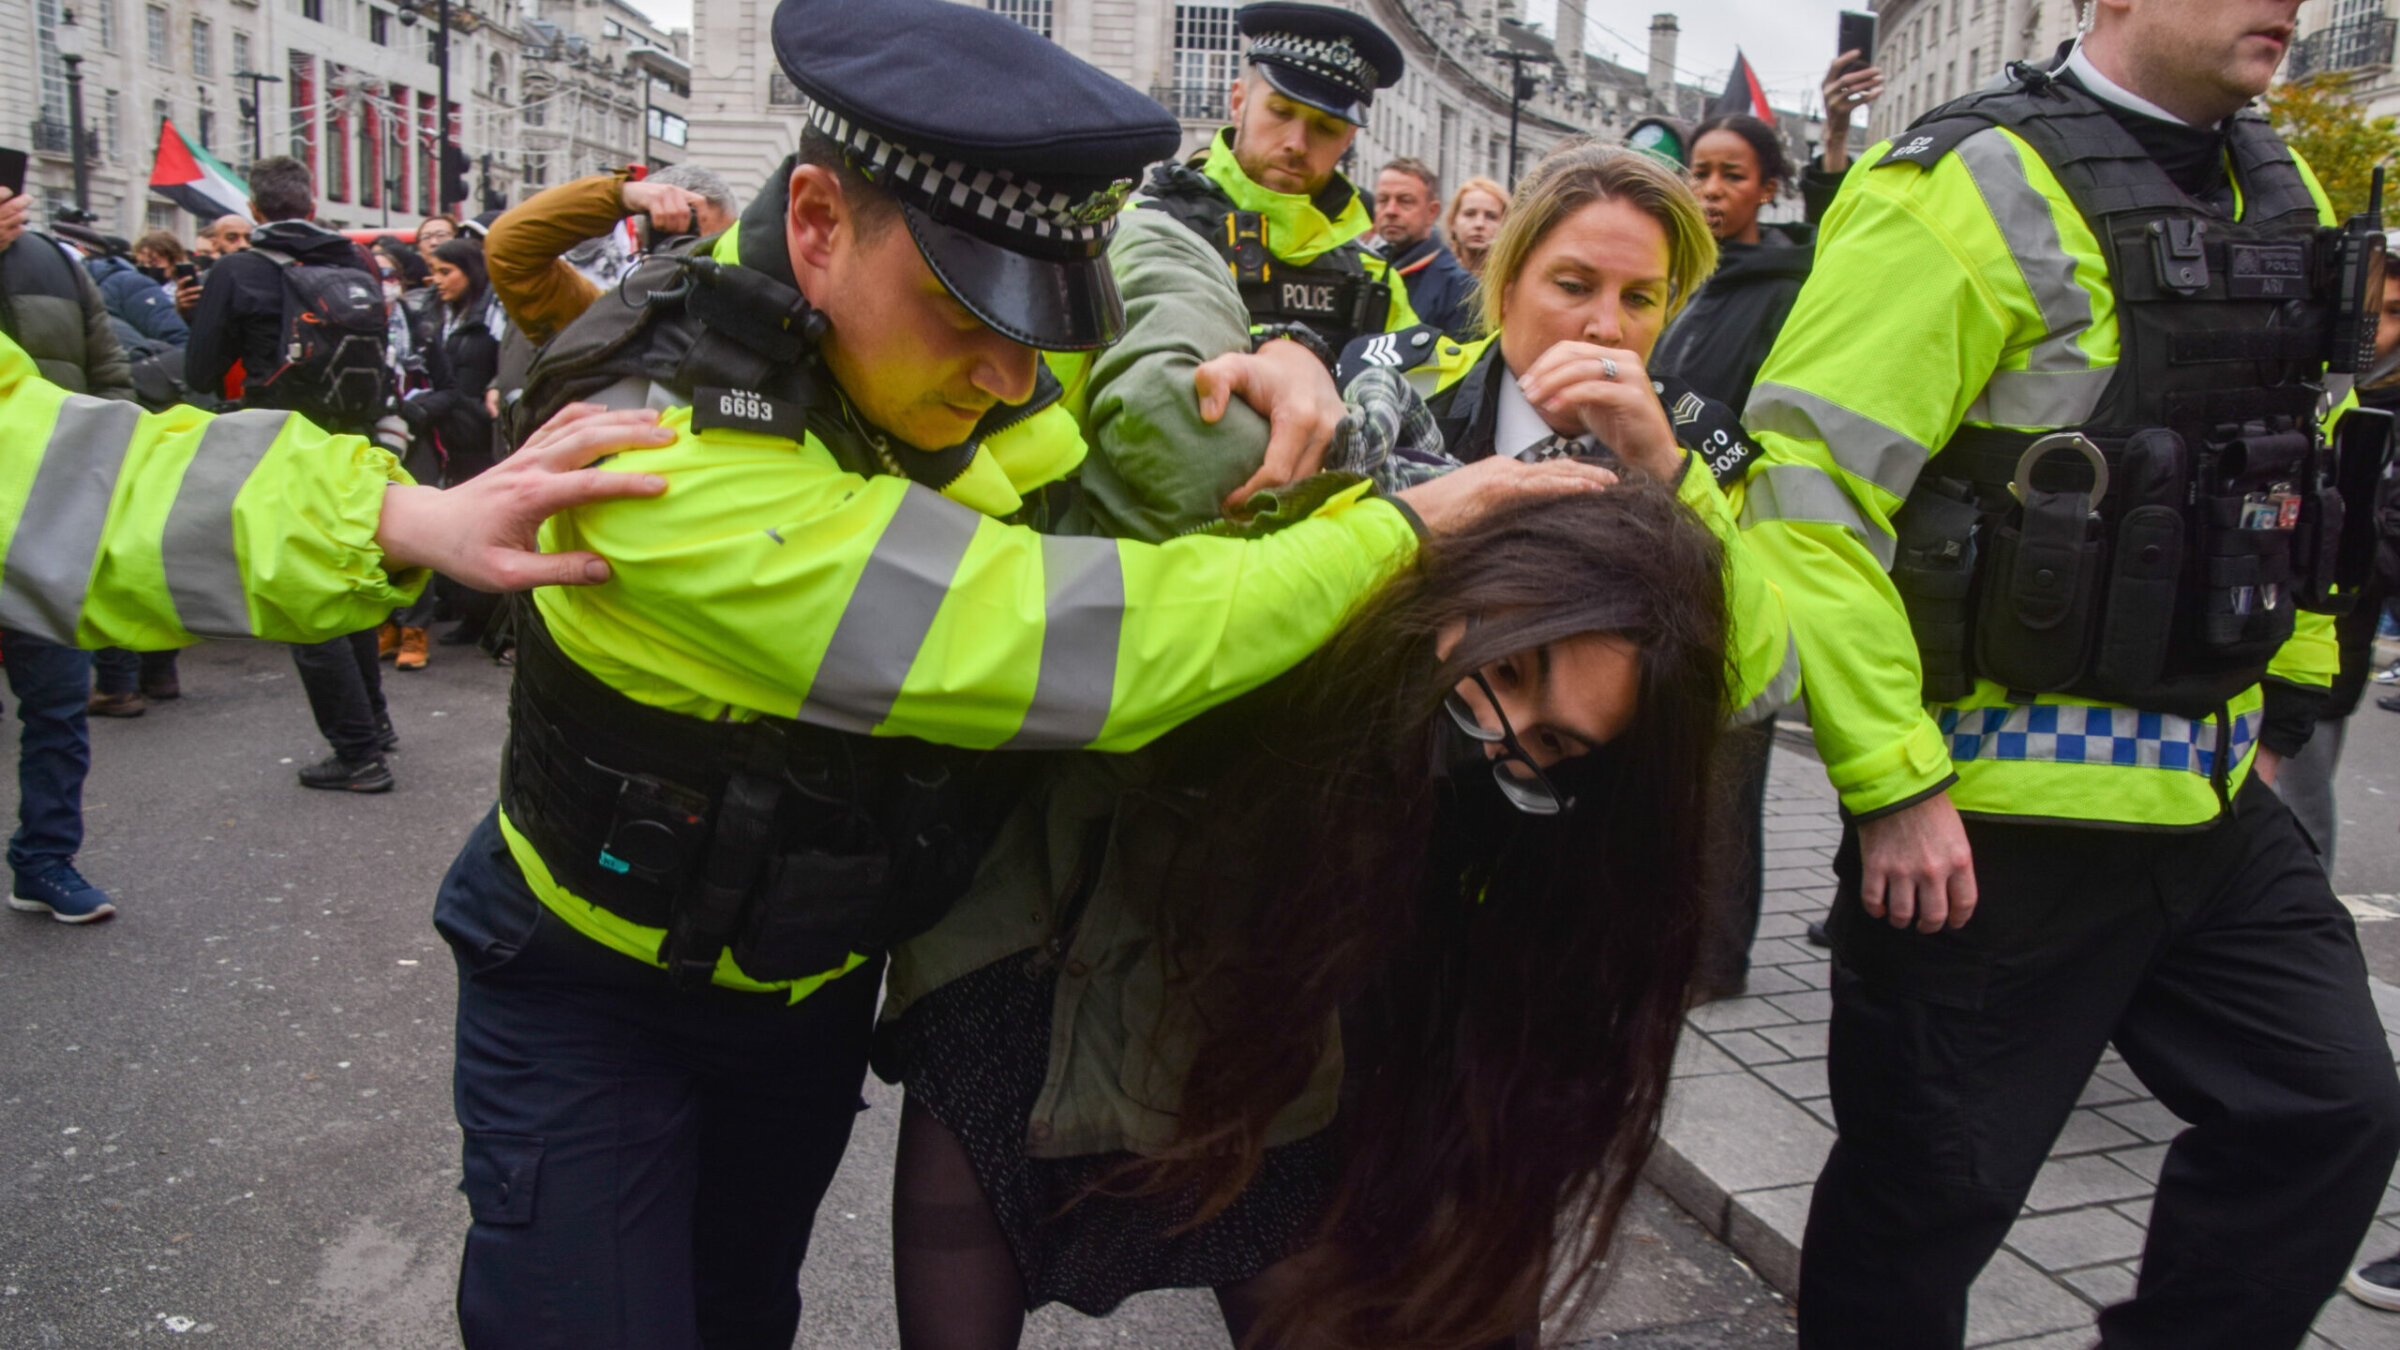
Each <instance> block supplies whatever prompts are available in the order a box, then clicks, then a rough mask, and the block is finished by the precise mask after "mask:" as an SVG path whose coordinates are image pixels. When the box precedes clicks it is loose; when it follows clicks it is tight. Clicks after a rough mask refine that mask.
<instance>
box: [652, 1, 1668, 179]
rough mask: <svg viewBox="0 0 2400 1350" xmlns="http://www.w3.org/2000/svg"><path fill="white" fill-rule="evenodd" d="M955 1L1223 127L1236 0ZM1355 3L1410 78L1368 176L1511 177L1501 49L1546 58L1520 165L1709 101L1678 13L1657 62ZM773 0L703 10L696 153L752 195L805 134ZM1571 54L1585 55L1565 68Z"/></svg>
mask: <svg viewBox="0 0 2400 1350" xmlns="http://www.w3.org/2000/svg"><path fill="white" fill-rule="evenodd" d="M957 2H958V3H966V4H976V5H979V6H981V7H984V8H988V9H992V10H996V11H998V12H1000V13H1003V14H1006V15H1007V16H1008V17H1010V18H1012V19H1015V20H1016V21H1017V22H1019V23H1022V24H1024V25H1026V26H1027V27H1029V28H1032V29H1033V30H1034V31H1036V32H1038V33H1041V34H1043V35H1044V36H1046V37H1048V38H1050V39H1051V40H1053V41H1055V42H1057V43H1059V44H1060V45H1061V46H1064V47H1065V48H1067V49H1068V50H1069V51H1072V52H1074V53H1075V54H1076V55H1078V56H1081V57H1082V58H1083V59H1085V60H1087V61H1089V62H1091V63H1092V64H1093V65H1096V66H1098V67H1099V68H1101V69H1102V70H1105V71H1107V72H1109V73H1110V74H1112V75H1115V76H1116V77H1117V78H1119V79H1121V80H1124V81H1125V82H1126V83H1128V84H1131V85H1133V86H1134V87H1135V88H1137V89H1141V90H1143V91H1145V92H1147V93H1149V94H1150V95H1151V96H1152V97H1154V98H1156V99H1157V100H1158V101H1159V102H1160V103H1161V104H1163V105H1164V106H1165V107H1167V108H1168V109H1169V110H1170V111H1173V112H1174V113H1176V114H1177V116H1178V117H1179V118H1180V119H1181V120H1182V122H1183V126H1184V148H1185V149H1186V150H1187V151H1189V150H1191V149H1193V148H1196V147H1197V146H1199V145H1201V144H1203V143H1204V142H1205V141H1206V140H1207V138H1208V137H1209V136H1210V135H1212V134H1213V133H1214V132H1215V131H1216V129H1217V128H1218V127H1219V126H1221V125H1223V124H1224V120H1225V94H1226V91H1227V89H1228V88H1229V87H1230V86H1231V84H1232V82H1233V80H1234V78H1235V76H1237V75H1238V74H1239V73H1240V68H1241V50H1242V41H1241V36H1240V34H1239V33H1237V32H1236V31H1235V30H1234V26H1233V12H1234V10H1235V9H1236V8H1237V7H1238V5H1237V4H1236V3H1233V0H1218V2H1216V3H1198V4H1194V3H1177V2H1176V0H957ZM1345 3H1347V4H1348V6H1349V7H1350V8H1352V9H1355V10H1358V11H1360V12H1362V13H1364V14H1367V15H1368V16H1370V17H1372V18H1373V19H1374V20H1375V21H1376V22H1377V23H1379V24H1381V25H1382V26H1383V28H1384V29H1385V31H1387V32H1389V33H1390V34H1391V35H1392V37H1393V38H1394V39H1395V40H1396V41H1398V42H1399V43H1400V45H1401V47H1402V49H1403V50H1404V51H1405V52H1406V53H1407V56H1408V67H1409V68H1408V73H1407V74H1406V75H1405V76H1404V77H1403V78H1402V80H1401V82H1400V84H1399V85H1398V86H1397V87H1396V88H1393V89H1391V90H1387V91H1385V92H1384V93H1383V94H1381V95H1379V96H1378V97H1377V98H1376V100H1375V111H1374V116H1373V118H1372V125H1371V126H1370V127H1369V128H1368V129H1367V130H1366V131H1364V132H1363V133H1361V134H1360V136H1359V138H1358V143H1357V145H1356V147H1355V149H1354V151H1353V159H1352V161H1351V166H1352V168H1353V170H1354V172H1356V173H1358V174H1360V175H1362V176H1363V175H1365V174H1367V173H1369V172H1371V171H1372V169H1373V167H1374V166H1375V165H1377V164H1380V163H1382V162H1384V161H1385V160H1388V159H1391V158H1394V157H1396V156H1400V155H1414V156H1416V157H1418V158H1420V159H1423V160H1424V161H1426V162H1427V163H1429V164H1431V165H1433V166H1434V168H1435V170H1436V171H1437V172H1438V173H1439V174H1440V175H1441V177H1442V180H1443V182H1444V183H1445V184H1455V183H1457V182H1459V181H1461V180H1462V179H1464V178H1466V177H1468V176H1470V175H1474V174H1484V175H1487V176H1490V177H1493V178H1496V179H1499V180H1501V181H1503V182H1506V181H1508V179H1509V177H1510V174H1509V165H1508V127H1509V101H1510V99H1509V94H1510V74H1509V66H1508V63H1507V62H1505V61H1503V60H1501V59H1499V58H1498V57H1496V56H1494V55H1493V53H1494V51H1496V50H1498V49H1502V48H1512V47H1513V48H1516V49H1520V50H1523V51H1526V52H1528V53H1530V54H1532V55H1533V56H1535V57H1536V58H1539V59H1538V60H1537V61H1536V62H1535V63H1534V64H1530V65H1528V66H1527V67H1526V70H1527V71H1528V73H1529V74H1535V73H1538V77H1539V78H1538V83H1537V84H1536V86H1535V89H1534V92H1533V94H1532V97H1530V98H1529V99H1527V100H1525V101H1524V103H1523V105H1522V107H1521V109H1520V110H1519V118H1518V133H1517V147H1518V149H1517V160H1518V163H1519V164H1520V165H1530V164H1531V163H1533V161H1534V160H1536V159H1538V158H1539V157H1540V156H1541V155H1542V153H1543V152H1544V151H1546V150H1548V149H1549V148H1550V147H1551V146H1552V145H1554V144H1556V143H1557V142H1558V141H1559V140H1560V139H1561V138H1562V137H1565V136H1568V135H1572V134H1577V133H1595V134H1600V135H1611V134H1619V133H1622V132H1623V131H1624V130H1625V129H1626V128H1628V127H1630V126H1631V125H1632V124H1633V122H1635V121H1636V120H1638V119H1640V118H1641V117H1643V116H1646V115H1649V114H1651V113H1653V112H1662V111H1673V112H1676V113H1679V114H1681V115H1685V116H1691V115H1696V114H1697V113H1698V111H1699V109H1700V108H1701V107H1703V106H1705V104H1706V101H1707V99H1708V97H1709V96H1710V95H1709V94H1708V93H1706V92H1704V91H1701V90H1698V89H1693V88H1691V87H1688V86H1681V85H1677V84H1676V83H1675V82H1674V79H1673V70H1674V56H1675V42H1676V38H1677V29H1676V24H1675V19H1674V16H1673V15H1660V16H1658V18H1657V20H1656V21H1655V22H1654V27H1653V30H1652V41H1653V61H1652V63H1651V64H1652V69H1651V70H1649V71H1636V70H1631V69H1628V68H1626V67H1623V66H1619V65H1615V64H1613V63H1611V62H1607V61H1602V60H1600V59H1598V58H1596V57H1591V56H1588V55H1582V54H1581V53H1582V48H1583V37H1584V35H1583V32H1582V23H1583V10H1582V8H1581V7H1580V6H1574V5H1565V4H1562V5H1560V6H1559V18H1560V23H1561V29H1562V31H1560V32H1558V33H1557V34H1555V35H1544V34H1540V33H1536V32H1534V31H1532V30H1528V29H1525V28H1523V27H1520V26H1519V25H1517V24H1516V23H1515V22H1514V21H1513V19H1512V17H1511V16H1512V14H1513V11H1514V9H1515V6H1514V5H1513V4H1510V3H1506V0H1501V2H1500V3H1494V2H1493V0H1465V2H1464V3H1461V0H1345ZM774 7H775V0H696V3H695V5H694V11H693V20H692V23H693V34H692V123H693V132H692V141H693V156H694V158H696V159H698V160H700V161H701V162H703V163H706V164H707V165H708V166H709V167H710V168H713V169H715V170H717V171H718V172H719V173H722V174H723V175H725V177H726V179H727V181H728V182H730V183H732V184H733V186H734V188H735V190H736V191H737V192H741V193H747V192H751V191H754V190H755V189H756V188H757V187H758V186H759V184H761V183H763V182H764V181H765V179H766V176H767V174H768V173H769V171H771V170H772V169H773V168H774V167H775V165H777V164H779V163H781V162H782V160H783V158H784V156H786V155H788V154H790V153H791V152H792V149H793V148H794V146H795V144H796V143H797V140H798V127H799V120H798V117H799V112H800V109H801V98H800V95H799V92H798V91H797V90H796V89H794V88H792V87H791V84H790V82H789V81H787V80H786V79H784V77H783V74H782V72H781V71H779V70H777V69H776V67H775V55H774V52H773V51H772V50H771V49H770V47H769V45H768V44H767V43H766V42H765V41H763V40H761V39H762V35H763V34H765V33H766V31H767V21H768V18H769V17H770V16H771V15H772V14H773V12H774ZM1661 43H1663V44H1664V45H1663V50H1662V49H1661V47H1660V45H1659V44H1661ZM1560 52H1572V53H1576V54H1577V59H1575V60H1572V61H1568V62H1564V63H1560V62H1559V61H1558V59H1557V54H1558V53H1560ZM1661 57H1663V60H1661V59H1659V58H1661ZM1361 166H1363V167H1361Z"/></svg>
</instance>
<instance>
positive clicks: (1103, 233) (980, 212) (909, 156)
mask: <svg viewBox="0 0 2400 1350" xmlns="http://www.w3.org/2000/svg"><path fill="white" fill-rule="evenodd" d="M808 121H809V125H811V126H813V127H815V128H816V129H817V130H819V131H822V132H824V133H825V134H826V135H827V136H830V137H832V138H833V140H834V141H835V142H836V143H837V144H839V145H840V146H841V147H842V148H843V150H845V151H846V152H848V154H849V156H850V159H851V162H852V163H853V164H854V165H856V166H857V168H858V170H859V172H861V173H863V174H865V175H866V176H867V177H868V178H869V179H871V180H873V181H874V183H875V184H876V185H877V186H879V187H881V188H883V189H884V190H885V191H887V192H890V193H892V194H893V195H895V196H897V197H899V198H900V199H901V200H902V201H905V202H908V203H909V204H911V205H913V206H917V207H920V208H924V209H927V210H930V211H931V212H932V213H933V214H934V216H935V218H936V219H941V220H946V221H950V222H957V223H965V222H964V221H963V220H962V218H972V219H973V220H974V221H979V222H981V223H982V224H983V225H984V227H985V229H984V230H983V231H978V232H981V233H995V232H996V233H1003V234H1013V235H1017V236H1020V237H1021V238H1022V239H1023V240H1024V241H1025V242H1026V243H1028V244H1031V245H1034V246H1036V247H1040V246H1044V245H1047V246H1049V247H1051V248H1058V249H1068V250H1073V251H1075V252H1078V253H1083V254H1087V255H1088V254H1092V253H1097V252H1098V251H1099V250H1100V248H1101V247H1102V246H1104V245H1106V244H1107V242H1108V239H1109V236H1110V235H1111V234H1113V233H1114V232H1115V230H1116V221H1117V212H1118V211H1119V210H1120V209H1122V208H1123V206H1124V205H1125V199H1126V197H1127V196H1129V195H1130V194H1131V193H1132V191H1133V183H1132V181H1131V180H1130V179H1127V180H1120V181H1119V182H1116V183H1114V184H1111V185H1110V186H1109V187H1107V188H1104V189H1102V190H1101V191H1099V192H1095V193H1091V194H1089V195H1087V196H1083V197H1075V196H1070V195H1069V194H1067V193H1064V192H1055V191H1052V190H1050V189H1048V188H1045V187H1043V186H1042V185H1040V184H1039V183H1035V182H1033V181H1031V180H1029V179H1025V178H1020V177H1018V176H1017V175H1015V174H1013V173H1010V172H1008V171H1007V170H1005V169H978V168H976V167H975V166H974V165H971V164H967V163H965V162H963V161H960V160H955V159H953V160H948V161H944V160H939V159H936V158H934V157H933V156H932V155H928V154H925V153H922V152H920V151H915V150H910V149H907V148H905V147H903V146H900V145H896V144H894V143H892V142H891V141H887V140H885V139H884V138H882V137H881V136H878V135H876V134H875V133H874V132H872V131H869V130H867V129H866V128H865V127H862V126H859V125H857V124H856V123H854V122H852V121H851V120H850V119H849V118H847V117H844V116H842V115H841V114H840V113H838V112H835V111H833V110H832V109H830V108H828V107H826V106H825V105H824V104H822V103H818V104H813V105H811V107H810V108H809V112H808Z"/></svg>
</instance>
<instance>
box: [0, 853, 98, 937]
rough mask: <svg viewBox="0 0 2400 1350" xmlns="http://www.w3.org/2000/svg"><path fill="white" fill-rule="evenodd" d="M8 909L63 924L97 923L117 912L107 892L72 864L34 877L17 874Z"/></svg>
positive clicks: (64, 864)
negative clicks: (47, 916)
mask: <svg viewBox="0 0 2400 1350" xmlns="http://www.w3.org/2000/svg"><path fill="white" fill-rule="evenodd" d="M8 907H9V908H10V909H15V910H23V911H24V912H25V913H27V914H45V913H46V914H48V915H49V916H50V917H51V918H53V919H56V920H58V921H59V922H60V923H97V922H99V921H100V920H102V919H105V918H107V917H108V916H109V915H111V914H114V913H116V912H117V907H116V906H115V905H112V904H110V903H109V902H108V892H106V891H103V890H101V889H100V888H99V887H97V886H95V885H93V884H92V883H90V882H88V881H85V880H84V879H83V875H82V874H81V873H79V872H77V871H76V870H75V866H74V864H72V863H60V864H59V865H58V866H56V867H53V868H51V869H50V870H49V871H47V872H37V873H34V874H33V875H31V876H28V875H26V874H25V873H23V872H19V873H17V885H16V889H15V891H14V892H13V893H11V894H10V896H9V897H8Z"/></svg>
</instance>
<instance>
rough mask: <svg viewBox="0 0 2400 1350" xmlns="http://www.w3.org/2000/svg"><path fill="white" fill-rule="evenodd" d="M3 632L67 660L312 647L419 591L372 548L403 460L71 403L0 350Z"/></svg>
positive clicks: (314, 437)
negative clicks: (39, 642)
mask: <svg viewBox="0 0 2400 1350" xmlns="http://www.w3.org/2000/svg"><path fill="white" fill-rule="evenodd" d="M0 445H6V446H8V447H9V453H8V454H7V455H5V456H0V626H6V627H9V628H15V629H19V630H22V631H24V632H28V633H32V634H34V635H35V636H37V637H44V638H48V639H50V640H51V641H53V642H61V643H66V644H69V645H72V646H77V647H130V648H133V649H135V650H138V651H167V650H171V649H173V648H176V647H184V646H189V645H190V644H192V643H193V642H196V641H199V640H200V639H202V638H210V637H243V638H265V639H268V640H270V641H276V642H318V641H322V640H324V639H326V638H331V637H338V636H340V635H342V634H344V633H355V632H358V631H359V630H361V629H366V628H373V627H374V626H376V625H377V624H379V623H382V622H383V621H384V620H385V619H386V618H387V617H389V616H390V614H391V611H392V610H393V609H394V608H396V607H398V606H400V605H404V604H406V603H408V602H409V601H410V600H411V599H413V598H415V596H416V594H417V592H418V591H420V590H422V589H423V588H424V585H425V581H426V573H424V572H423V571H409V572H404V573H399V574H394V573H392V572H391V571H390V570H389V569H387V568H386V567H385V565H384V560H383V552H382V550H381V549H380V548H378V547H377V546H376V543H375V525H376V522H377V520H378V519H380V518H381V516H382V513H383V493H384V489H385V487H387V486H388V485H390V484H393V483H406V482H408V481H409V477H408V475H407V474H405V473H403V472H401V469H400V463H399V460H398V459H396V458H395V457H394V456H393V455H392V453H391V452H390V451H388V450H385V449H383V448H382V447H380V446H378V445H375V444H374V443H372V442H370V441H368V440H366V439H365V438H363V437H359V436H337V435H335V434H333V433H331V432H327V431H321V430H319V429H318V428H316V427H315V426H312V425H310V424H309V423H308V422H307V421H306V420H304V419H302V418H300V417H298V416H296V415H294V414H291V413H284V412H266V411H250V412H238V413H228V414H224V415H221V416H211V415H210V414H207V413H204V412H199V411H197V410H195V409H191V408H180V407H179V408H173V409H170V410H168V411H166V412H163V413H145V412H143V411H142V409H141V407H140V406H139V405H138V404H133V403H121V402H114V401H111V400H107V399H99V398H92V397H89V396H87V395H83V394H70V393H68V392H67V391H66V390H64V389H61V388H59V387H58V386H57V385H55V384H52V383H50V382H49V381H47V380H45V379H43V378H42V376H41V373H40V371H38V370H37V369H36V368H35V367H34V363H33V359H32V358H31V357H29V356H27V355H26V354H25V352H24V349H22V348H20V347H18V346H17V345H16V344H15V343H14V342H11V341H9V340H8V339H7V338H6V337H5V336H0Z"/></svg>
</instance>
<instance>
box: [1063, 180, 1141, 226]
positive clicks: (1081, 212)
mask: <svg viewBox="0 0 2400 1350" xmlns="http://www.w3.org/2000/svg"><path fill="white" fill-rule="evenodd" d="M1132 195H1133V180H1132V179H1130V178H1120V179H1118V180H1117V181H1115V182H1113V183H1111V184H1109V185H1108V186H1107V187H1104V188H1102V189H1100V190H1099V191H1098V192H1095V193H1093V194H1092V195H1091V196H1089V197H1086V198H1084V199H1083V200H1082V201H1080V202H1077V203H1075V204H1074V205H1073V206H1071V207H1069V208H1067V218H1068V219H1069V220H1072V221H1074V222H1075V223H1076V224H1078V225H1098V224H1101V223H1103V222H1105V221H1109V220H1113V219H1115V218H1116V215H1117V212H1119V211H1121V210H1123V209H1124V207H1125V199H1126V198H1127V197H1130V196H1132Z"/></svg>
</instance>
